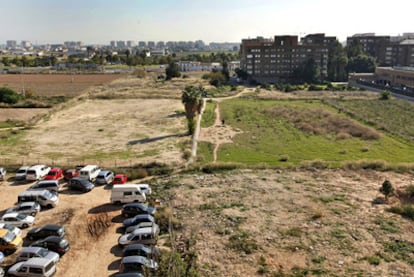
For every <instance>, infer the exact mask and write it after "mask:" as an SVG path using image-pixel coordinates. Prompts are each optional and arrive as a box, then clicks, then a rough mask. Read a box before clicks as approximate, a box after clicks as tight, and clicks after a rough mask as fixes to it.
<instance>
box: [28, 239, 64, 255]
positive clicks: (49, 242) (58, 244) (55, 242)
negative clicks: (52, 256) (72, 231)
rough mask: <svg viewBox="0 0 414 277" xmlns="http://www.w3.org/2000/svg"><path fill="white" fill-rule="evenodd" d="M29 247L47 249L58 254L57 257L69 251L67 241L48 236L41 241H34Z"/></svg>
mask: <svg viewBox="0 0 414 277" xmlns="http://www.w3.org/2000/svg"><path fill="white" fill-rule="evenodd" d="M30 246H38V247H43V248H46V249H49V250H51V251H54V252H56V253H58V254H59V256H62V255H63V254H65V253H66V252H68V251H69V249H70V245H69V241H67V240H66V239H64V238H61V237H57V236H49V237H46V238H44V239H42V240H38V241H35V242H33V243H32V244H30Z"/></svg>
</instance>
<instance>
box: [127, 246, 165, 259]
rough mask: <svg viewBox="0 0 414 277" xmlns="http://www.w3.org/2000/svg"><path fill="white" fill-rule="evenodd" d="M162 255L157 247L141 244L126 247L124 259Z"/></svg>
mask: <svg viewBox="0 0 414 277" xmlns="http://www.w3.org/2000/svg"><path fill="white" fill-rule="evenodd" d="M160 254H161V252H160V249H159V248H157V247H155V246H147V245H143V244H141V243H135V244H129V245H126V246H125V248H124V250H123V251H122V257H127V256H143V257H147V258H154V257H158V256H159V255H160Z"/></svg>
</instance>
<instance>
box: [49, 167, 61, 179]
mask: <svg viewBox="0 0 414 277" xmlns="http://www.w3.org/2000/svg"><path fill="white" fill-rule="evenodd" d="M62 177H63V170H62V169H61V168H60V167H54V168H52V169H51V170H49V172H48V173H47V175H46V176H45V180H59V179H61V178H62Z"/></svg>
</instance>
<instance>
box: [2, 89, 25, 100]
mask: <svg viewBox="0 0 414 277" xmlns="http://www.w3.org/2000/svg"><path fill="white" fill-rule="evenodd" d="M21 99H23V97H22V96H21V95H19V94H17V93H16V92H15V91H14V90H12V89H9V88H5V87H3V88H0V102H3V103H7V104H16V103H17V102H19V101H20V100H21Z"/></svg>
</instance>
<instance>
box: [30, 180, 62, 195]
mask: <svg viewBox="0 0 414 277" xmlns="http://www.w3.org/2000/svg"><path fill="white" fill-rule="evenodd" d="M45 189H46V190H48V191H51V192H59V190H60V184H59V181H58V180H42V181H39V182H37V183H36V184H34V185H32V186H30V187H29V188H28V189H27V190H45Z"/></svg>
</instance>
